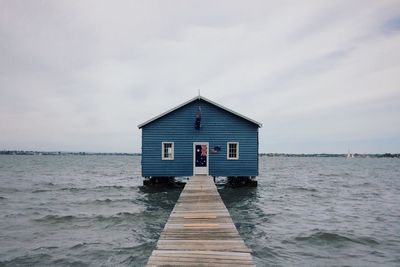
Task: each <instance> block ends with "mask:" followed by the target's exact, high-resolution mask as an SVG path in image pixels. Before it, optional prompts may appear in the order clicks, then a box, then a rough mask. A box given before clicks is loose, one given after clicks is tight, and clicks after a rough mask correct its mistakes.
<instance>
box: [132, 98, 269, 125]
mask: <svg viewBox="0 0 400 267" xmlns="http://www.w3.org/2000/svg"><path fill="white" fill-rule="evenodd" d="M195 100H204V101H206V102H208V103H210V104H212V105H214V106H217V107H219V108H221V109H223V110H226V111H228V112H230V113H232V114H234V115H236V116H239V117H241V118H243V119H245V120H248V121H250V122H252V123H254V124H257V125H258V127H260V128H261V127H262V124H261V123H259V122H257V121H255V120H252V119H250V118H248V117H246V116H243V115H242V114H239V113H237V112H235V111H233V110H231V109H229V108H226V107H224V106H221V105H220V104H218V103H215V102H214V101H211V100H209V99H207V98H205V97H203V96H196V97H194V98H192V99H190V100H188V101H186V102H185V103H183V104H180V105H179V106H176V107H174V108H172V109H170V110H168V111H166V112H164V113H161V114H160V115H158V116H156V117H153V118H152V119H150V120H148V121H145V122H143V123H141V124H139V125H138V128H139V129H141V128H143V126H145V125H146V124H149V123H150V122H153V121H155V120H157V119H159V118H161V117H163V116H165V115H167V114H168V113H170V112H172V111H174V110H177V109H179V108H181V107H183V106H185V105H187V104H189V103H191V102H193V101H195Z"/></svg>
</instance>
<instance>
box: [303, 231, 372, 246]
mask: <svg viewBox="0 0 400 267" xmlns="http://www.w3.org/2000/svg"><path fill="white" fill-rule="evenodd" d="M295 240H296V241H302V242H309V243H315V244H321V243H323V244H327V243H347V242H351V243H358V244H364V245H377V244H379V242H378V241H377V240H375V239H374V238H372V237H364V236H361V237H350V236H346V235H344V234H339V233H333V232H326V231H317V232H315V233H312V234H310V235H306V236H297V237H296V238H295Z"/></svg>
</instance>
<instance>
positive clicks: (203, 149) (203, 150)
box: [201, 145, 207, 157]
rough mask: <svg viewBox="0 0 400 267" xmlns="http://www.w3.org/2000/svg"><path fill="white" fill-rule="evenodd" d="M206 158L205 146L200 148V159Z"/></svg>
mask: <svg viewBox="0 0 400 267" xmlns="http://www.w3.org/2000/svg"><path fill="white" fill-rule="evenodd" d="M206 156H207V145H202V146H201V157H206Z"/></svg>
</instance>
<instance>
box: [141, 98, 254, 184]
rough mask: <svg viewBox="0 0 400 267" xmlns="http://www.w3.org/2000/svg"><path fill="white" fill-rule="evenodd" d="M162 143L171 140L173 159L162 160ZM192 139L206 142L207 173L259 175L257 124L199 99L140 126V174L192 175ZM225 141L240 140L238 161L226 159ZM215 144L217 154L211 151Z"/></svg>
mask: <svg viewBox="0 0 400 267" xmlns="http://www.w3.org/2000/svg"><path fill="white" fill-rule="evenodd" d="M199 107H200V108H201V112H202V121H201V125H202V128H201V129H200V130H196V129H195V128H194V121H195V117H196V113H197V112H198V110H199ZM162 142H174V160H162V157H161V152H162ZM193 142H208V143H209V175H212V176H257V175H258V125H256V124H254V123H252V122H250V121H248V120H245V119H243V118H241V117H239V116H237V115H235V114H232V113H230V112H228V111H226V110H223V109H221V108H219V107H217V106H215V105H212V104H210V103H208V102H206V101H204V100H201V99H200V100H195V101H193V102H191V103H189V104H187V105H185V106H183V107H181V108H179V109H177V110H175V111H172V112H171V113H168V114H167V115H165V116H163V117H161V118H159V119H157V120H155V121H152V122H150V123H149V124H147V125H145V126H144V127H143V128H142V176H144V177H150V176H192V175H193ZM227 142H239V159H238V160H228V159H227ZM215 146H219V147H221V150H220V151H219V152H218V153H212V152H211V148H212V147H215Z"/></svg>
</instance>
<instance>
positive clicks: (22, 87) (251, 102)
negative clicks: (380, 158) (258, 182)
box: [0, 0, 400, 153]
mask: <svg viewBox="0 0 400 267" xmlns="http://www.w3.org/2000/svg"><path fill="white" fill-rule="evenodd" d="M399 17H400V6H399V5H398V4H397V3H396V1H352V2H348V1H335V2H332V3H327V2H321V1H306V2H299V3H294V2H292V1H290V2H289V1H288V2H285V1H283V2H280V3H268V2H265V1H250V2H247V3H246V4H244V3H242V2H239V1H218V2H215V1H191V2H186V1H168V2H164V1H145V2H143V1H114V2H113V3H110V2H107V1H88V0H86V1H76V2H70V1H31V2H28V3H27V2H25V1H1V2H0V95H1V97H0V124H1V125H2V126H0V127H1V128H2V129H1V136H0V149H39V150H41V149H42V150H85V151H121V152H132V151H135V152H136V151H140V131H139V130H138V129H137V128H136V126H137V124H139V123H141V122H143V121H146V120H147V119H149V118H151V117H153V116H155V115H158V114H159V113H162V112H164V111H165V110H167V109H169V108H171V107H173V106H176V105H178V104H180V103H182V102H184V101H186V100H188V99H190V98H192V97H193V96H194V95H196V94H197V90H198V89H199V88H200V89H201V92H202V94H203V95H204V96H206V97H208V98H210V99H212V100H215V101H216V102H219V103H220V104H222V105H225V106H227V107H229V108H231V109H233V110H236V111H238V112H240V113H242V114H244V115H246V116H249V117H251V118H254V119H255V120H257V121H260V122H262V123H263V125H264V127H263V128H262V129H261V130H260V144H261V145H260V150H261V151H265V152H270V151H274V152H299V153H300V152H347V150H348V149H349V148H351V149H352V150H353V148H352V147H354V148H355V149H357V150H358V151H364V152H385V151H388V152H398V151H399V149H400V147H399V142H398V139H397V138H398V136H399V135H400V128H399V126H397V124H398V123H397V118H398V117H400V114H399V113H400V108H399V106H400V105H398V104H399V103H398V101H397V100H396V99H400V98H399V96H400V89H399V87H398V84H400V78H399V75H398V73H400V69H399V68H400V63H399V62H400V53H398V51H399V49H400V40H399V38H400V32H399V25H400V24H399V23H398V22H399V19H398V18H399ZM360 140H362V141H360ZM379 144H382V146H379ZM354 152H357V151H354Z"/></svg>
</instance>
